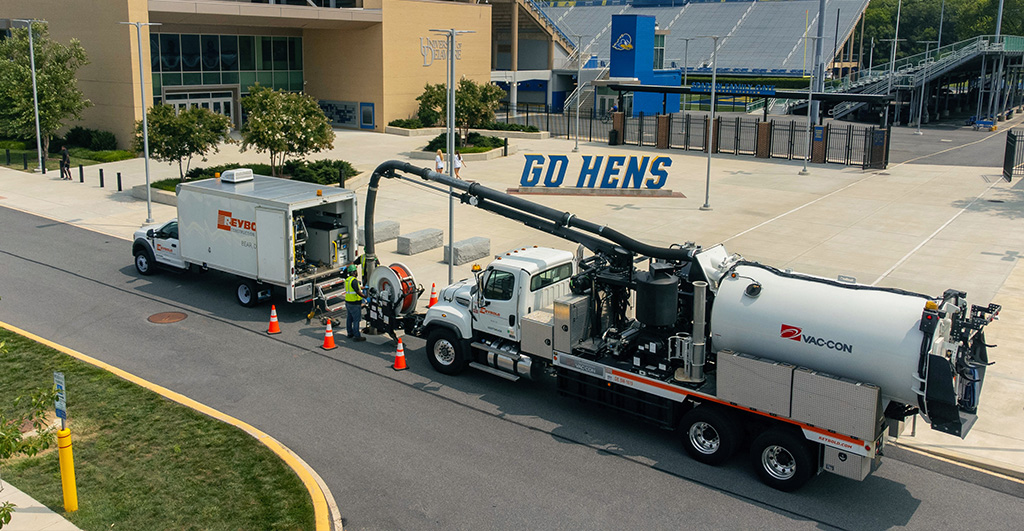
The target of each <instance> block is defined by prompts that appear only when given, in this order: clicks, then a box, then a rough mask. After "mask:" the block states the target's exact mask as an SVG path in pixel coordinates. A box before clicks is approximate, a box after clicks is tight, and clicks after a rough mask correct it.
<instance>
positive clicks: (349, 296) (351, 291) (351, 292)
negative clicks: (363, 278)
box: [345, 275, 363, 302]
mask: <svg viewBox="0 0 1024 531" xmlns="http://www.w3.org/2000/svg"><path fill="white" fill-rule="evenodd" d="M355 280H357V279H356V277H355V276H354V275H353V276H351V277H348V278H346V279H345V302H359V301H361V300H363V296H362V295H360V294H359V292H358V291H356V289H355V287H354V286H352V282H353V281H355Z"/></svg>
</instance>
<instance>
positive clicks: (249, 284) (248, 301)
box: [236, 279, 259, 308]
mask: <svg viewBox="0 0 1024 531" xmlns="http://www.w3.org/2000/svg"><path fill="white" fill-rule="evenodd" d="M236 294H237V295H238V304H241V305H242V306H245V307H246V308H252V307H253V306H256V301H258V300H259V298H258V297H256V283H255V282H253V281H251V280H249V279H244V280H240V281H239V282H238V290H237V291H236Z"/></svg>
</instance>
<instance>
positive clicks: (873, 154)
mask: <svg viewBox="0 0 1024 531" xmlns="http://www.w3.org/2000/svg"><path fill="white" fill-rule="evenodd" d="M863 160H864V165H863V166H862V167H863V168H864V169H865V170H884V169H885V167H886V166H888V165H889V129H875V128H874V127H872V128H871V129H867V130H865V131H864V159H863Z"/></svg>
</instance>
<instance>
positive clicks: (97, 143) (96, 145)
mask: <svg viewBox="0 0 1024 531" xmlns="http://www.w3.org/2000/svg"><path fill="white" fill-rule="evenodd" d="M89 149H91V150H93V151H110V150H114V149H117V137H115V136H114V133H111V132H110V131H94V132H93V134H92V141H91V142H89Z"/></svg>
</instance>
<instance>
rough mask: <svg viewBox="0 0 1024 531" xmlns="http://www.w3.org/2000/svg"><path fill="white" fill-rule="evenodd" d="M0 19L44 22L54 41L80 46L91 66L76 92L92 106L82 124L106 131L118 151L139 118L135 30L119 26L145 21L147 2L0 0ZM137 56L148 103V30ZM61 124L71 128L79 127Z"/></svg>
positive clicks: (82, 73) (82, 74) (83, 73)
mask: <svg viewBox="0 0 1024 531" xmlns="http://www.w3.org/2000/svg"><path fill="white" fill-rule="evenodd" d="M3 16H4V17H10V18H36V19H40V20H46V21H47V22H48V24H47V25H48V26H49V30H50V37H51V38H53V39H54V40H56V41H58V42H60V43H62V44H67V43H68V42H69V41H70V40H71V39H72V38H76V39H78V40H79V41H81V43H82V46H83V47H84V48H85V51H86V54H87V55H88V57H89V60H90V61H91V62H90V64H88V65H86V66H84V67H83V68H82V69H81V70H79V71H78V87H79V88H80V89H81V90H82V92H83V93H85V97H86V98H88V99H89V100H90V101H92V103H93V106H92V107H90V108H88V109H86V110H85V111H84V112H83V115H82V119H83V121H82V122H81V124H84V125H85V126H87V127H91V128H94V129H104V130H107V131H111V132H113V133H114V134H115V135H117V142H118V144H119V145H120V146H121V147H126V146H127V145H129V143H130V141H131V136H132V132H133V131H134V127H135V121H136V120H141V119H142V107H141V104H140V95H139V73H138V72H139V70H138V69H139V63H138V61H139V59H138V51H137V50H138V45H137V43H136V41H135V28H134V27H132V26H123V25H120V24H118V22H121V21H126V22H127V21H131V22H148V21H149V11H148V8H147V3H146V0H103V1H102V2H98V1H97V2H68V1H66V0H4V2H3ZM142 54H143V56H144V57H145V58H146V61H144V63H143V67H144V69H145V70H144V75H145V76H146V93H147V94H146V98H147V103H149V104H152V102H153V97H152V94H153V92H152V86H151V85H150V80H151V79H152V77H151V76H150V68H149V31H148V30H147V28H145V27H143V28H142ZM66 125H67V126H68V127H73V126H75V125H79V122H67V123H66Z"/></svg>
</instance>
